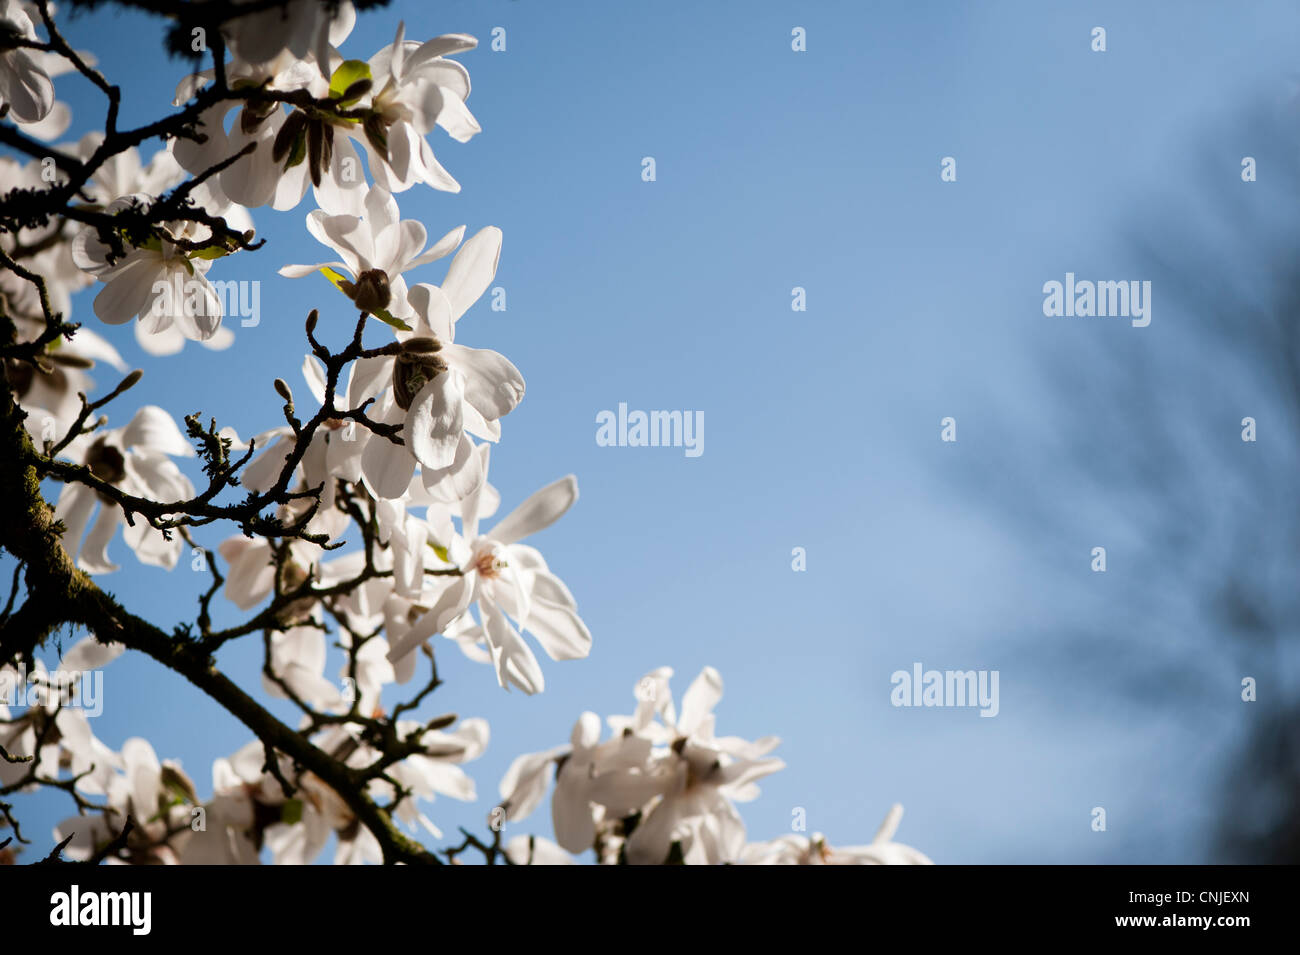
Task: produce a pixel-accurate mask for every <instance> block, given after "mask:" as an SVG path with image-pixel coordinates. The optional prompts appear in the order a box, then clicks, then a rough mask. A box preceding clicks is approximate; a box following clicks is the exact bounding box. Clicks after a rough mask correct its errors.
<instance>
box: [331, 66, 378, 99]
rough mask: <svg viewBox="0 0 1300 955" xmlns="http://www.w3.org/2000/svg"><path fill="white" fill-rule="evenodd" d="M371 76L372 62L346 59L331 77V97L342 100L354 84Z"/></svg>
mask: <svg viewBox="0 0 1300 955" xmlns="http://www.w3.org/2000/svg"><path fill="white" fill-rule="evenodd" d="M370 78H371V76H370V64H368V63H367V62H366V61H365V60H344V61H343V62H342V63H340V64H339V68H338V69H337V70H335V71H334V75H333V76H331V77H330V99H337V100H342V99H343V94H344V93H346V92H347V91H348V88H349V87H350V86H352V84H354V83H358V82H360V81H361V80H368V79H370Z"/></svg>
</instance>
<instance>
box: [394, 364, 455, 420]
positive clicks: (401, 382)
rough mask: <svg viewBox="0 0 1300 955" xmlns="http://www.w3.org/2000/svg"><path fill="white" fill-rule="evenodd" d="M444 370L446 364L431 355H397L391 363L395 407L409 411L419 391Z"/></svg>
mask: <svg viewBox="0 0 1300 955" xmlns="http://www.w3.org/2000/svg"><path fill="white" fill-rule="evenodd" d="M446 370H447V363H446V362H445V361H443V360H442V359H441V358H439V357H438V356H437V355H435V354H433V353H428V354H412V353H409V352H403V353H402V354H400V355H398V356H397V358H396V360H395V361H394V362H393V398H394V399H395V400H396V401H397V406H398V407H399V408H401V409H402V410H403V411H409V410H410V408H411V402H412V401H414V400H415V396H416V395H418V394H419V393H420V389H421V388H423V387H424V386H425V385H427V384H428V383H429V382H431V381H432V380H433V379H434V378H437V377H438V376H439V375H440V374H442V373H443V372H444V371H446Z"/></svg>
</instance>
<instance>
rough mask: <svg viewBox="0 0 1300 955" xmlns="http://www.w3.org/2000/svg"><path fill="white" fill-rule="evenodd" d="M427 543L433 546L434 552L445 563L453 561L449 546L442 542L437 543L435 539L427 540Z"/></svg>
mask: <svg viewBox="0 0 1300 955" xmlns="http://www.w3.org/2000/svg"><path fill="white" fill-rule="evenodd" d="M425 543H426V544H428V545H429V546H430V547H432V548H433V552H434V553H435V554H437V555H438V559H439V560H440V561H442V562H443V563H444V564H450V563H451V555H450V554H449V553H448V552H447V548H445V547H443V546H442V545H441V544H435V543H434V542H433V541H425Z"/></svg>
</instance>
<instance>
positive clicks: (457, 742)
mask: <svg viewBox="0 0 1300 955" xmlns="http://www.w3.org/2000/svg"><path fill="white" fill-rule="evenodd" d="M396 728H397V732H398V734H399V735H401V736H402V737H406V736H409V735H410V734H412V733H415V732H416V731H418V730H419V728H420V724H419V723H415V722H412V721H407V720H402V721H399V722H398V724H397V727H396ZM489 736H490V733H489V730H488V723H487V720H484V719H478V718H471V719H467V720H462V721H461V722H460V725H459V726H457V727H456V729H454V730H452V731H450V732H444V731H442V730H429V731H427V732H425V733H423V734H421V736H420V744H421V745H422V746H423V747H424V749H425V753H420V754H416V755H414V756H408V757H407V758H406V759H404V760H402V761H401V762H400V763H398V764H397V765H395V766H393V767H392V769H390V770H389V773H388V775H389V776H390V777H391V778H392V779H393V781H394V782H396V783H397V784H398V785H400V786H401V787H403V788H404V789H405V790H407V792H409V793H410V796H408V797H406V798H403V799H402V801H401V802H400V803H398V804H397V808H396V809H395V810H394V813H393V814H394V815H395V816H396V817H397V818H398V819H400V820H401V821H403V822H405V823H406V824H407V825H411V826H414V825H416V824H419V825H420V826H422V827H423V828H424V829H425V830H426V831H427V832H429V833H430V834H431V835H433V836H434V837H435V838H439V839H440V838H442V832H441V831H440V830H439V829H438V827H437V826H435V825H434V824H433V822H432V821H430V819H429V817H428V816H427V815H425V814H424V813H423V812H421V811H420V810H419V809H418V808H417V807H416V805H415V800H417V799H421V800H425V801H426V802H432V801H433V800H434V798H435V797H436V796H439V795H441V796H448V797H450V798H452V799H459V800H460V801H461V802H473V801H474V800H475V799H477V798H478V797H477V795H476V794H475V791H474V780H473V779H472V778H470V776H469V775H468V774H467V773H466V772H465V771H464V770H463V769H461V768H460V764H461V763H467V762H469V761H470V760H474V759H478V758H479V757H480V756H482V755H483V752H484V751H485V750H486V749H487V744H488V738H489ZM388 795H389V796H390V797H391V796H392V795H393V793H392V790H391V787H389V791H388Z"/></svg>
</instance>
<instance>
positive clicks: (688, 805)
mask: <svg viewBox="0 0 1300 955" xmlns="http://www.w3.org/2000/svg"><path fill="white" fill-rule="evenodd" d="M656 677H661V678H664V679H665V682H666V676H665V674H664V671H662V670H660V671H655V673H652V674H650V677H649V679H650V680H651V681H652V684H651V685H654V683H653V681H654V680H655V678H656ZM646 685H647V684H646V682H645V681H643V682H642V683H641V684H639V686H642V687H644V686H646ZM640 696H641V706H639V707H638V710H639V713H638V715H637V716H634V717H632V718H631V719H630V720H613V719H611V720H610V725H611V727H612V728H613V729H614V730H615V732H616V733H623V732H631V733H634V734H636V735H642V736H645V737H646V738H648V739H650V740H652V741H653V742H655V743H657V744H658V743H662V742H667V744H668V748H667V750H666V752H656V754H655V755H654V756H652V757H651V758H650V760H649V761H648V762H647V763H646V764H645V765H642V766H639V767H638V766H633V767H626V768H621V769H613V770H610V771H606V772H602V773H600V774H598V775H596V776H595V778H594V779H593V780H592V781H591V783H590V785H589V786H588V787H587V788H586V790H585V792H583V795H584V796H585V797H587V798H589V799H591V801H592V802H594V803H597V804H599V805H600V806H603V807H604V809H605V811H606V813H607V815H609V816H611V817H613V818H623V817H625V816H628V815H630V814H632V813H634V812H640V813H641V819H640V822H639V823H638V824H637V826H636V828H635V829H634V830H633V832H632V834H631V836H629V837H628V839H627V842H626V845H625V851H626V854H627V860H628V862H629V863H631V864H632V865H646V864H649V865H659V864H662V863H663V862H665V861H666V860H667V859H668V858H669V857H670V854H671V852H672V850H673V846H674V844H675V843H676V844H678V845H679V846H680V849H681V855H682V859H683V861H685V862H686V863H687V864H708V865H716V864H719V863H723V862H734V861H736V860H738V859H739V858H740V856H741V854H742V852H743V851H744V848H745V824H744V822H743V821H742V820H741V818H740V814H739V813H738V812H737V811H736V808H735V806H734V805H733V802H734V801H748V800H751V799H753V798H755V797H756V796H757V795H758V787H757V786H756V785H755V783H756V782H757V780H759V779H761V778H763V777H764V776H767V775H769V774H771V773H773V772H776V771H777V770H778V769H781V768H782V767H783V766H784V765H785V764H784V763H783V762H782V761H781V760H779V759H775V758H772V759H765V758H762V757H764V756H765V755H766V754H767V753H768V752H770V751H771V750H772V749H773V748H775V747H776V746H777V744H778V743H779V742H780V740H779V739H777V738H776V737H765V738H763V739H760V740H758V741H756V742H753V743H751V742H748V741H746V740H742V739H739V738H737V737H715V736H714V733H713V726H714V716H713V707H714V706H715V705H716V704H717V702H718V700H719V699H721V697H722V677H721V676H720V675H719V674H718V671H717V670H715V669H713V668H712V667H705V668H704V669H703V670H702V671H701V672H700V675H699V676H698V677H696V679H695V681H694V682H693V683H692V684H691V685H690V688H689V689H687V691H686V694H685V696H683V697H682V710H681V714H680V716H678V717H677V718H676V719H673V718H672V716H671V715H670V714H671V704H670V703H669V705H667V706H666V705H664V702H665V701H663V700H661V699H657V698H654V697H652V698H650V699H646V697H647V696H650V694H647V693H645V692H644V691H643V692H642V693H641V694H640ZM647 710H648V711H651V712H655V713H656V714H657V716H658V717H659V719H661V720H663V722H662V723H651V722H649V721H644V720H643V719H642V714H643V713H644V712H645V711H647ZM638 724H642V730H641V731H640V732H638V731H637V730H636V729H635V727H636V726H637V725H638Z"/></svg>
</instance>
